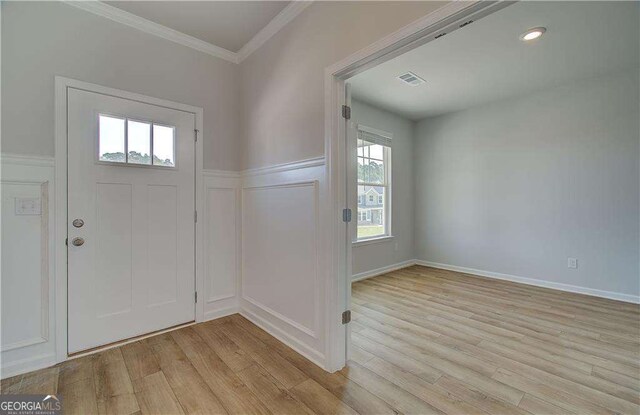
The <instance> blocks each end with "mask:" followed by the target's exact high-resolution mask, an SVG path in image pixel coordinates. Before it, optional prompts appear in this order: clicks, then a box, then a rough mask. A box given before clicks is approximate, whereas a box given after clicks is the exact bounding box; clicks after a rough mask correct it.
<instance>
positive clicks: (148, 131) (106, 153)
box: [98, 114, 176, 167]
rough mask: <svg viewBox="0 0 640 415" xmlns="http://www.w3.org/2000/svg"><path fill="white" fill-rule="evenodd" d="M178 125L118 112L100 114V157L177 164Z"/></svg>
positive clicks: (107, 160) (122, 161)
mask: <svg viewBox="0 0 640 415" xmlns="http://www.w3.org/2000/svg"><path fill="white" fill-rule="evenodd" d="M175 131H176V129H175V127H173V126H170V125H162V124H156V123H154V122H152V121H142V120H136V119H132V118H126V117H120V116H115V115H107V114H99V115H98V161H99V162H102V163H122V164H133V165H143V166H144V165H147V166H155V167H175V163H176V159H175V136H176V134H175Z"/></svg>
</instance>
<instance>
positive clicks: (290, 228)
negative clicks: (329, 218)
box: [241, 161, 324, 366]
mask: <svg viewBox="0 0 640 415" xmlns="http://www.w3.org/2000/svg"><path fill="white" fill-rule="evenodd" d="M318 164H319V165H318ZM323 192H324V165H323V164H320V163H317V164H314V163H309V162H308V161H305V162H304V164H301V165H295V164H293V165H289V166H286V167H284V168H283V167H282V166H279V167H278V168H277V169H274V170H273V171H268V170H266V171H264V170H261V171H259V172H255V173H251V172H249V173H246V174H245V176H244V178H243V188H242V255H243V262H242V301H241V309H242V311H241V313H242V314H244V315H245V316H246V317H247V318H249V319H250V320H252V321H254V323H256V324H258V325H260V326H262V327H263V328H264V329H265V330H267V331H268V332H269V333H270V334H272V335H274V336H276V337H279V338H281V339H282V340H283V341H284V342H285V343H287V344H288V345H290V346H291V347H293V348H295V349H296V350H298V351H299V352H300V353H302V354H304V355H306V356H307V357H308V358H310V359H312V360H314V361H315V362H317V363H318V364H320V365H322V366H324V335H323V331H324V330H323V316H322V311H323V310H324V309H323V307H321V305H320V301H321V298H322V290H323V284H322V273H321V271H320V267H319V266H320V263H321V255H320V254H321V246H322V243H321V241H322V223H321V220H322V215H321V204H320V201H321V198H322V197H323V194H324V193H323Z"/></svg>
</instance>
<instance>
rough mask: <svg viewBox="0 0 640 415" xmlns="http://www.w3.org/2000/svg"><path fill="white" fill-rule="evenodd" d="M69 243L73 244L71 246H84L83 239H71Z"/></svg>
mask: <svg viewBox="0 0 640 415" xmlns="http://www.w3.org/2000/svg"><path fill="white" fill-rule="evenodd" d="M71 243H72V244H73V246H81V245H82V244H84V239H83V238H73V240H72V241H71Z"/></svg>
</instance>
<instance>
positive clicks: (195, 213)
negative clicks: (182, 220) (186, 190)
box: [193, 210, 198, 223]
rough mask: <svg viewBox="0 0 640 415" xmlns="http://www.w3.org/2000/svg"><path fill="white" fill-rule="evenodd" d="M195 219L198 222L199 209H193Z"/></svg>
mask: <svg viewBox="0 0 640 415" xmlns="http://www.w3.org/2000/svg"><path fill="white" fill-rule="evenodd" d="M193 221H194V222H195V223H198V211H197V210H194V211H193Z"/></svg>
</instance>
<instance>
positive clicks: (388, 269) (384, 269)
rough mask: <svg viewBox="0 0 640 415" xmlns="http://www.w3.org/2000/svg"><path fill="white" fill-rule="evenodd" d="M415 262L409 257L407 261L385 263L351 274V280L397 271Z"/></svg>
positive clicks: (360, 279)
mask: <svg viewBox="0 0 640 415" xmlns="http://www.w3.org/2000/svg"><path fill="white" fill-rule="evenodd" d="M415 264H416V260H415V259H410V260H408V261H402V262H398V263H397V264H392V265H387V266H386V267H382V268H376V269H372V270H369V271H365V272H360V273H358V274H353V275H352V276H351V282H356V281H362V280H366V279H367V278H372V277H376V276H378V275H382V274H386V273H387V272H391V271H397V270H399V269H402V268H407V267H410V266H412V265H415Z"/></svg>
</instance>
